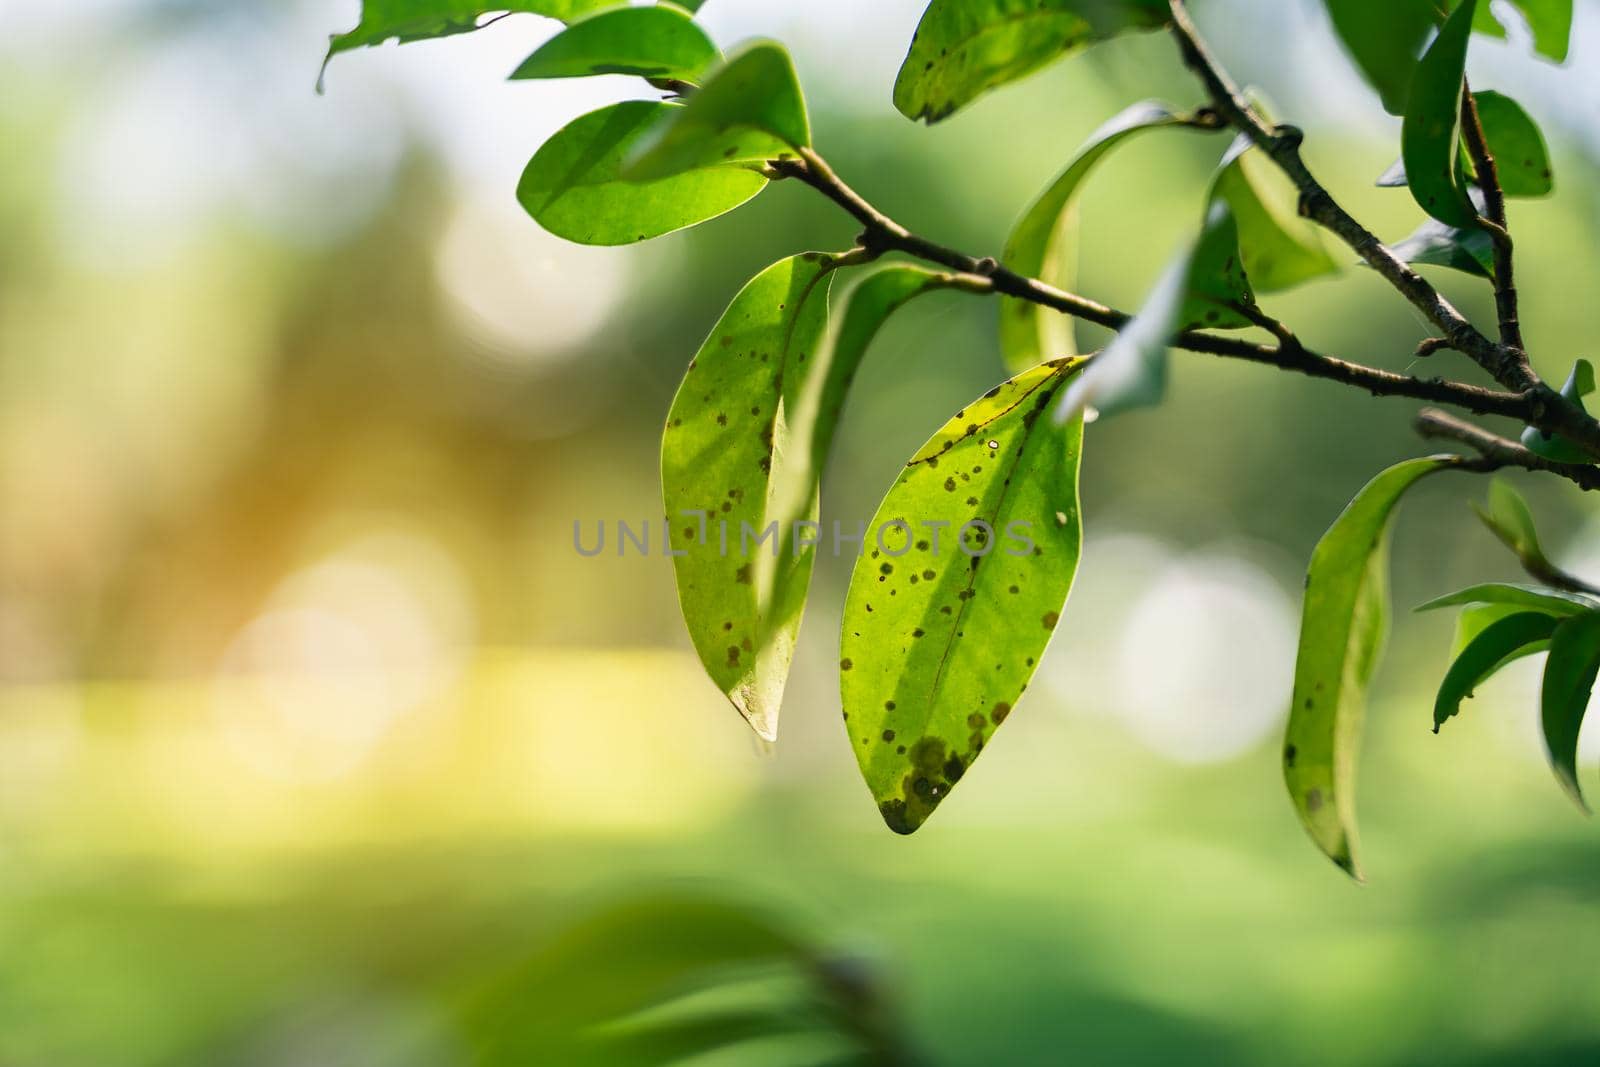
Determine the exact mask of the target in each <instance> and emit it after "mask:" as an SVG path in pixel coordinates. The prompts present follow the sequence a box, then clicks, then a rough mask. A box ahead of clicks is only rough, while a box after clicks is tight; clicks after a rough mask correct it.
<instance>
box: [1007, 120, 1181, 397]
mask: <svg viewBox="0 0 1600 1067" xmlns="http://www.w3.org/2000/svg"><path fill="white" fill-rule="evenodd" d="M1184 122H1185V119H1184V117H1183V116H1181V115H1179V114H1177V113H1175V112H1173V111H1172V110H1170V109H1169V108H1168V107H1167V106H1166V105H1165V104H1161V103H1157V102H1155V101H1148V100H1147V101H1145V102H1143V103H1139V104H1134V105H1133V106H1132V107H1129V108H1127V109H1125V110H1124V111H1122V112H1121V113H1120V114H1118V115H1116V116H1115V117H1114V118H1112V119H1111V120H1110V121H1109V122H1107V123H1105V125H1103V126H1101V127H1100V128H1099V129H1098V130H1095V131H1094V132H1093V133H1091V134H1090V135H1089V137H1088V140H1086V141H1085V142H1084V143H1083V145H1082V147H1080V148H1079V149H1078V152H1077V154H1076V155H1075V156H1073V158H1072V162H1071V163H1069V164H1068V165H1067V168H1066V170H1064V171H1062V172H1061V173H1060V174H1059V175H1058V176H1057V177H1056V179H1055V180H1054V181H1053V182H1051V183H1050V186H1049V188H1047V189H1046V190H1045V191H1044V192H1043V193H1041V194H1040V196H1039V198H1038V199H1037V200H1035V201H1034V202H1033V204H1032V205H1030V206H1029V208H1028V210H1027V211H1025V212H1024V213H1023V215H1022V218H1020V219H1019V220H1017V224H1016V225H1015V226H1014V227H1013V228H1012V230H1011V236H1010V237H1009V238H1008V239H1007V240H1006V248H1005V253H1004V255H1003V257H1002V262H1004V263H1005V265H1006V266H1007V267H1009V268H1011V269H1012V270H1013V271H1015V272H1016V273H1018V274H1021V275H1023V276H1024V277H1029V278H1038V279H1039V280H1040V281H1042V282H1045V283H1047V284H1049V285H1053V286H1056V287H1057V288H1060V289H1071V288H1073V287H1074V285H1075V284H1076V276H1077V257H1078V209H1077V199H1078V191H1079V190H1080V189H1081V188H1082V186H1083V183H1084V181H1085V180H1086V179H1087V178H1088V177H1089V174H1090V173H1091V172H1092V171H1093V170H1094V168H1095V167H1096V165H1098V164H1099V162H1100V161H1101V160H1102V159H1104V158H1105V157H1106V155H1107V154H1108V153H1110V151H1111V150H1112V149H1113V148H1115V147H1116V146H1117V145H1119V144H1121V143H1123V142H1124V141H1125V140H1127V139H1128V138H1129V137H1131V136H1132V135H1134V134H1136V133H1140V132H1142V131H1144V130H1153V129H1160V128H1162V127H1167V126H1177V125H1182V124H1183V123H1184ZM1000 353H1001V355H1002V357H1004V359H1005V364H1006V369H1007V370H1009V371H1010V372H1011V373H1013V374H1020V373H1021V372H1022V371H1024V370H1026V369H1027V368H1029V367H1032V366H1036V365H1038V364H1039V363H1042V362H1044V361H1045V360H1046V359H1053V358H1056V357H1059V356H1075V355H1077V354H1078V346H1077V341H1076V338H1075V335H1074V331H1073V323H1072V319H1071V317H1069V316H1067V315H1063V314H1061V313H1060V312H1058V311H1055V310H1052V309H1050V308H1046V307H1041V306H1040V305H1038V304H1035V303H1033V302H1032V301H1028V300H1019V299H1017V298H1016V297H1010V296H1006V297H1001V298H1000Z"/></svg>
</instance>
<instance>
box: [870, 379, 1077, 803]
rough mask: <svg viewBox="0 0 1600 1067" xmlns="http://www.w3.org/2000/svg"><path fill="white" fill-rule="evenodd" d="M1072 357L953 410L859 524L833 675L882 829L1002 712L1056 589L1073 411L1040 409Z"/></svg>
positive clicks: (1032, 655)
mask: <svg viewBox="0 0 1600 1067" xmlns="http://www.w3.org/2000/svg"><path fill="white" fill-rule="evenodd" d="M1082 366H1083V362H1082V361H1081V360H1057V361H1053V362H1050V363H1046V364H1043V365H1041V366H1038V367H1034V368H1033V369H1031V370H1028V371H1026V372H1024V373H1023V374H1021V375H1018V376H1017V377H1015V378H1012V379H1011V380H1009V381H1006V382H1004V383H1002V384H1000V385H998V386H996V387H995V388H994V389H991V390H990V391H989V392H988V393H985V394H984V395H983V396H982V397H980V398H979V399H977V400H975V401H973V402H972V403H971V404H969V405H968V406H967V407H966V408H964V409H963V410H961V411H959V412H957V413H956V415H955V417H954V418H953V419H951V420H950V421H949V422H948V423H946V424H945V426H944V427H943V428H942V429H941V430H940V431H939V432H938V433H936V434H934V436H933V437H932V438H931V439H929V441H928V442H927V444H925V445H923V447H922V448H921V449H920V450H919V451H918V452H917V454H916V455H915V456H913V457H912V458H911V460H910V461H909V462H908V463H907V464H906V467H905V470H904V471H902V472H901V474H900V476H899V478H898V479H896V481H895V484H894V486H893V487H892V488H891V489H890V490H889V493H888V495H887V496H886V497H885V498H884V500H883V503H882V505H881V506H879V508H878V512H877V514H876V515H875V516H874V517H873V520H872V523H871V525H870V526H869V527H868V533H867V541H866V544H865V545H864V551H863V555H862V556H861V558H860V559H858V560H857V561H856V566H855V571H854V573H853V575H852V576H851V579H850V591H849V594H848V596H847V598H846V601H845V611H844V622H843V630H842V639H841V642H840V645H841V648H840V655H841V657H842V658H841V659H840V662H839V666H840V679H841V689H842V693H843V698H844V711H845V726H846V729H847V730H848V731H849V736H850V741H851V747H852V748H853V749H854V750H855V753H856V758H857V760H858V761H859V763H860V765H861V773H862V775H863V776H864V777H865V779H866V782H867V785H868V786H869V787H870V788H871V790H872V795H873V798H874V799H875V800H876V801H877V803H878V809H879V811H880V812H881V813H882V815H883V817H884V821H885V822H886V823H888V825H889V827H890V829H892V830H894V831H896V832H897V833H903V834H908V833H911V832H912V831H914V830H916V829H917V827H919V826H921V825H922V824H923V822H924V821H925V820H926V819H927V818H928V816H929V815H931V814H932V813H933V810H934V809H935V808H936V807H938V805H939V804H940V803H942V802H943V801H944V799H945V797H946V796H948V795H949V792H950V790H951V789H952V788H953V787H954V786H955V784H956V783H957V782H958V781H960V780H961V777H962V775H963V774H964V773H965V772H966V770H967V768H968V767H970V766H971V764H972V761H973V760H974V759H976V758H977V756H978V754H979V753H980V752H982V751H983V749H984V747H985V746H986V745H987V744H988V743H989V739H990V738H991V737H992V736H993V734H994V731H995V729H996V728H997V727H998V726H999V725H1000V724H1001V723H1002V722H1004V721H1005V718H1006V716H1007V715H1009V714H1010V713H1011V709H1012V707H1013V706H1014V705H1016V703H1017V702H1018V700H1019V698H1020V697H1021V695H1022V692H1023V690H1024V689H1025V688H1026V686H1027V683H1028V679H1029V678H1030V677H1031V676H1032V674H1033V671H1034V668H1035V666H1036V665H1037V664H1038V662H1039V657H1040V656H1041V655H1042V654H1043V652H1044V648H1045V645H1046V644H1047V643H1048V642H1049V640H1050V635H1051V632H1052V631H1053V630H1054V628H1055V625H1056V621H1057V619H1058V618H1059V617H1060V613H1061V609H1062V606H1063V604H1064V603H1065V601H1066V598H1067V593H1068V591H1069V590H1070V589H1071V587H1072V578H1073V575H1074V574H1075V573H1076V571H1077V565H1078V553H1079V548H1080V543H1081V539H1082V530H1081V523H1080V519H1079V515H1078V463H1079V455H1080V447H1081V443H1082V433H1083V428H1082V422H1081V420H1076V419H1075V420H1073V421H1072V422H1071V423H1070V424H1069V425H1067V426H1065V427H1061V426H1056V425H1054V424H1053V423H1052V422H1051V420H1050V419H1049V418H1048V417H1043V418H1041V417H1040V416H1041V415H1046V414H1047V412H1048V409H1049V407H1050V406H1051V405H1052V404H1053V403H1054V402H1055V401H1056V399H1057V397H1058V395H1059V393H1060V392H1061V390H1062V388H1063V387H1064V386H1065V385H1066V384H1067V383H1068V382H1070V381H1071V380H1072V378H1073V377H1074V376H1075V375H1077V374H1078V373H1079V372H1080V370H1081V368H1082ZM980 524H982V525H980Z"/></svg>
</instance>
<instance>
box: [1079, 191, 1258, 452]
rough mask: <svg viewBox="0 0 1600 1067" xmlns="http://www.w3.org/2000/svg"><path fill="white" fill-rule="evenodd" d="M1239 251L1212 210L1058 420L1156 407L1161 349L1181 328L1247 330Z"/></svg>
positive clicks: (1222, 206)
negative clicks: (1238, 327) (1094, 412)
mask: <svg viewBox="0 0 1600 1067" xmlns="http://www.w3.org/2000/svg"><path fill="white" fill-rule="evenodd" d="M1238 248H1239V238H1238V230H1237V228H1236V227H1235V226H1234V223H1233V216H1232V214H1231V213H1230V212H1229V211H1228V206H1227V204H1226V203H1223V202H1220V201H1219V202H1217V203H1214V204H1212V205H1211V210H1210V213H1209V214H1208V216H1207V219H1206V225H1205V227H1204V228H1203V229H1202V230H1201V232H1200V236H1199V238H1198V239H1197V240H1196V241H1195V243H1194V245H1193V246H1192V247H1190V248H1188V249H1185V250H1183V251H1182V252H1180V253H1178V255H1177V256H1175V257H1173V259H1172V261H1171V262H1170V263H1169V264H1168V265H1167V269H1166V270H1165V271H1164V272H1163V273H1162V275H1161V278H1160V280H1159V281H1158V282H1156V285H1155V288H1153V289H1152V290H1151V291H1150V295H1149V296H1147V297H1146V298H1145V302H1144V305H1143V306H1142V307H1141V308H1140V309H1139V313H1138V314H1137V315H1135V316H1134V317H1133V319H1132V321H1130V322H1129V323H1128V324H1127V325H1126V326H1124V327H1123V328H1122V329H1121V330H1120V331H1119V332H1118V333H1117V336H1116V338H1115V339H1114V340H1112V342H1111V343H1110V344H1109V345H1107V346H1106V348H1105V350H1104V351H1102V352H1101V353H1100V354H1099V355H1097V356H1095V357H1094V358H1093V359H1092V360H1091V361H1090V366H1089V367H1088V369H1086V370H1085V371H1084V372H1083V373H1082V374H1081V375H1079V376H1078V379H1077V381H1075V382H1073V383H1072V385H1071V386H1069V387H1068V388H1067V390H1066V392H1065V394H1064V395H1063V397H1062V400H1061V404H1060V406H1059V408H1058V409H1057V412H1056V419H1057V421H1064V420H1065V419H1067V418H1069V417H1072V416H1074V415H1077V414H1079V413H1080V412H1082V411H1083V410H1084V409H1085V408H1086V407H1090V406H1093V407H1094V408H1095V409H1096V410H1098V411H1099V412H1100V413H1101V414H1102V415H1108V414H1116V413H1118V412H1123V411H1128V410H1131V409H1134V408H1140V407H1150V406H1153V405H1155V404H1159V403H1160V402H1161V400H1162V398H1163V397H1165V396H1166V391H1167V346H1168V345H1169V344H1170V343H1171V341H1172V337H1173V335H1174V334H1176V333H1177V332H1178V331H1179V330H1180V329H1181V328H1182V327H1183V326H1184V324H1185V323H1194V324H1199V325H1206V326H1232V325H1243V324H1247V323H1248V321H1249V320H1247V319H1245V318H1243V316H1241V315H1239V313H1238V312H1237V311H1235V310H1234V307H1235V306H1237V305H1243V304H1250V303H1253V298H1252V297H1251V295H1250V291H1249V285H1248V282H1247V280H1246V279H1245V278H1244V277H1243V270H1242V268H1240V267H1239V262H1238V260H1239V256H1238Z"/></svg>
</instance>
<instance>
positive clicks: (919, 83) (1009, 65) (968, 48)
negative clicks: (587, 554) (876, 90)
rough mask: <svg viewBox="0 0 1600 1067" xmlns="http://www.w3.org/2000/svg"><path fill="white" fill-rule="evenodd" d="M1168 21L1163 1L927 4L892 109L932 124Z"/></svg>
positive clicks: (954, 0)
mask: <svg viewBox="0 0 1600 1067" xmlns="http://www.w3.org/2000/svg"><path fill="white" fill-rule="evenodd" d="M1168 17H1169V9H1168V6H1167V3H1166V0H932V3H930V4H929V5H928V7H927V10H926V11H924V12H923V13H922V21H921V22H920V23H918V25H917V32H916V36H914V37H913V38H912V39H911V50H910V52H909V53H907V55H906V58H905V62H904V63H903V64H902V65H901V67H900V74H899V76H898V77H897V78H896V79H895V83H894V106H895V107H896V108H898V109H899V110H900V113H901V114H903V115H905V116H906V117H907V118H909V119H921V120H923V121H926V122H938V121H939V120H940V119H942V118H945V117H946V116H948V115H950V114H951V113H952V112H954V111H956V110H957V109H958V108H961V107H964V106H965V105H967V104H969V103H971V102H972V101H973V100H974V99H976V98H977V97H978V96H980V95H982V94H983V93H985V92H987V91H988V90H990V89H993V88H996V87H998V86H1001V85H1004V84H1006V83H1007V82H1011V81H1015V80H1016V79H1018V78H1021V77H1023V76H1024V75H1027V74H1031V73H1033V72H1034V71H1036V70H1038V69H1039V68H1040V67H1042V66H1044V65H1045V64H1047V63H1049V62H1051V61H1052V60H1055V59H1059V58H1061V57H1063V56H1065V55H1068V54H1070V53H1072V52H1076V51H1078V50H1079V49H1081V48H1084V47H1086V46H1087V45H1090V44H1093V43H1094V42H1096V41H1102V40H1105V39H1107V38H1110V37H1114V36H1116V35H1117V34H1120V33H1126V32H1129V31H1133V30H1149V29H1155V28H1157V27H1160V26H1163V25H1165V24H1166V22H1167V19H1168Z"/></svg>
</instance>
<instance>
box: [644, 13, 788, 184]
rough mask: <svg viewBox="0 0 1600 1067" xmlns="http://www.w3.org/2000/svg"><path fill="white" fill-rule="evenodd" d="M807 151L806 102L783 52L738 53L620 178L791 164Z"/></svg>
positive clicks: (763, 44) (765, 47)
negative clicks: (734, 165)
mask: <svg viewBox="0 0 1600 1067" xmlns="http://www.w3.org/2000/svg"><path fill="white" fill-rule="evenodd" d="M810 144H811V126H810V123H809V120H808V119H807V118H806V104H805V99H804V98H803V97H802V96H801V93H800V82H799V79H797V78H796V77H795V73H794V64H793V63H792V62H791V61H790V59H789V53H788V52H785V51H784V50H783V46H782V45H779V44H775V43H773V42H770V41H758V42H755V43H754V44H750V45H747V46H745V47H744V48H743V49H742V50H740V51H739V52H737V53H736V54H734V55H732V56H729V57H728V61H727V62H726V63H724V64H723V65H722V66H720V67H718V68H716V69H715V70H713V71H712V72H711V73H710V74H709V75H707V76H706V80H705V83H704V84H703V85H702V86H701V87H700V89H699V90H698V91H697V92H696V93H695V94H694V95H693V96H691V97H690V98H689V101H688V103H687V104H685V105H684V106H683V107H682V108H681V109H679V110H678V111H677V112H675V113H674V114H673V115H672V116H671V117H670V119H668V120H666V121H664V122H662V123H661V124H660V125H659V126H658V127H657V129H656V130H655V131H654V132H653V133H652V134H651V135H650V136H649V137H647V138H645V139H644V141H643V142H641V144H640V145H639V146H638V148H637V149H636V150H635V154H634V156H633V158H632V159H631V160H630V161H629V162H628V163H627V165H626V166H625V168H624V172H625V173H626V174H627V175H628V177H629V178H632V179H637V180H649V179H653V178H664V177H667V176H668V175H672V174H679V173H682V172H683V171H686V170H695V169H698V168H701V167H708V166H712V165H715V164H719V163H759V162H762V161H764V160H769V159H780V158H786V157H793V156H794V155H795V154H796V153H795V150H796V149H797V148H802V147H807V146H809V145H810Z"/></svg>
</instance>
